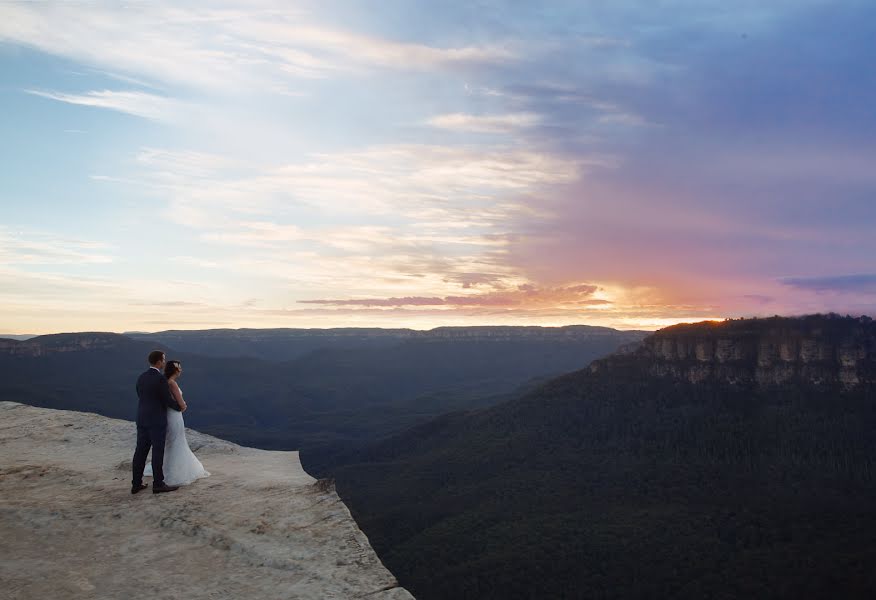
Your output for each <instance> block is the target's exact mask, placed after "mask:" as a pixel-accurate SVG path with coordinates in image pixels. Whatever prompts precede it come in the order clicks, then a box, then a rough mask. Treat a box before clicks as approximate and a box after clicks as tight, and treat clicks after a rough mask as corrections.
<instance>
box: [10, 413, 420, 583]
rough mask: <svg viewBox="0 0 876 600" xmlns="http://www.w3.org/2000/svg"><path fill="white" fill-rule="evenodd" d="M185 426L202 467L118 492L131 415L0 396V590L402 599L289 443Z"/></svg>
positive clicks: (126, 478)
mask: <svg viewBox="0 0 876 600" xmlns="http://www.w3.org/2000/svg"><path fill="white" fill-rule="evenodd" d="M188 437H189V443H190V445H191V447H192V449H193V450H194V451H195V453H196V454H197V455H198V457H199V458H200V459H201V461H202V462H203V463H204V466H205V467H206V468H207V470H209V471H210V472H211V473H212V475H211V476H210V477H209V478H207V479H202V480H200V481H198V482H196V483H194V484H192V485H190V486H186V487H184V488H181V489H180V490H179V491H177V492H174V493H171V494H152V493H151V490H145V491H143V492H141V493H139V494H136V495H131V493H130V468H131V454H132V452H133V448H134V439H135V428H134V424H133V423H131V422H128V421H120V420H116V419H108V418H106V417H101V416H98V415H94V414H90V413H78V412H71V411H61V410H50V409H44V408H35V407H31V406H24V405H22V404H17V403H13V402H0V539H2V544H0V580H2V581H3V592H2V594H0V595H2V596H3V597H9V598H19V599H27V598H34V599H36V598H40V599H41V598H131V599H134V598H149V599H164V598H166V599H171V598H192V599H194V598H204V599H207V598H209V599H219V598H251V599H258V598H271V599H274V598H319V599H326V598H337V599H344V600H346V599H350V598H370V599H374V600H401V599H410V598H412V596H411V595H410V594H409V593H408V592H407V590H405V589H404V588H401V587H399V585H398V582H397V581H396V579H395V578H394V577H393V576H392V574H391V573H390V572H389V571H388V570H387V569H386V568H385V567H384V566H383V564H382V563H381V562H380V560H379V559H378V558H377V555H376V554H375V553H374V551H373V549H372V548H371V545H370V544H369V542H368V539H367V538H366V537H365V535H364V534H363V533H362V532H361V531H360V530H359V528H358V527H357V526H356V523H355V521H354V520H353V518H352V517H351V515H350V512H349V510H347V507H346V506H345V505H344V504H343V503H342V502H341V500H340V498H339V497H338V495H337V494H336V493H335V491H334V487H333V485H331V482H327V481H323V480H315V479H314V478H313V477H311V476H310V475H308V474H307V473H306V472H305V471H304V469H302V467H301V462H300V461H299V458H298V453H297V452H268V451H264V450H256V449H253V448H245V447H241V446H237V445H235V444H231V443H228V442H225V441H223V440H219V439H217V438H213V437H210V436H207V435H203V434H200V433H198V432H195V431H191V430H189V432H188ZM147 481H148V480H147Z"/></svg>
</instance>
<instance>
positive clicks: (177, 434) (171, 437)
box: [144, 360, 210, 485]
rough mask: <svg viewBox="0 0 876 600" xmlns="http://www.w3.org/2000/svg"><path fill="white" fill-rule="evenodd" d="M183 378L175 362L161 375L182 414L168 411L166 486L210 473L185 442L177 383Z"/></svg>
mask: <svg viewBox="0 0 876 600" xmlns="http://www.w3.org/2000/svg"><path fill="white" fill-rule="evenodd" d="M180 375H182V364H181V363H180V362H179V361H178V360H170V361H168V362H167V365H165V367H164V376H165V377H167V383H168V385H169V386H170V393H171V394H173V397H174V399H175V400H176V401H177V402H178V403H179V406H180V408H181V409H182V411H178V410H168V411H167V438H165V442H164V482H165V483H166V484H167V485H186V484H189V483H192V482H193V481H195V480H198V479H200V478H202V477H209V475H210V473H208V472H207V471H206V469H204V465H202V464H201V461H199V460H198V457H197V456H195V454H194V453H193V452H192V451H191V449H190V448H189V442H188V440H186V426H185V423H183V417H182V414H183V412H185V410H186V402H185V400H183V395H182V390H180V389H179V384H177V382H176V380H177V379H179V376H180ZM144 475H145V476H148V477H151V476H152V465H151V464H150V465H148V466H147V467H146V472H145V473H144Z"/></svg>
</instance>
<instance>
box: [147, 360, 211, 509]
mask: <svg viewBox="0 0 876 600" xmlns="http://www.w3.org/2000/svg"><path fill="white" fill-rule="evenodd" d="M180 375H182V364H181V363H180V362H179V361H178V360H171V361H168V360H167V359H166V357H165V355H164V352H161V351H160V350H155V351H153V352H150V353H149V368H148V369H146V372H144V373H143V374H142V375H140V378H139V379H137V396H138V398H139V405H138V407H137V449H136V450H135V451H134V460H133V468H134V477H133V479H132V481H131V493H132V494H136V493H137V492H139V491H141V490H145V489H146V487H147V486H146V484H144V483H143V476H144V474H145V475H147V476H149V475H151V476H152V492H153V493H154V494H159V493H162V492H173V491H175V490H177V489H179V486H181V485H186V484H189V483H192V482H193V481H195V480H197V479H200V478H201V477H207V476H209V475H210V473H208V472H207V471H206V470H205V469H204V465H202V464H201V461H199V460H198V458H197V457H196V456H195V455H194V453H193V452H192V451H191V449H190V448H189V443H188V441H187V440H186V426H185V423H184V422H183V417H182V413H183V412H184V411H185V410H186V402H185V400H184V399H183V395H182V390H180V388H179V384H178V383H177V380H178V379H179V377H180ZM149 448H152V465H151V469H147V467H146V457H147V456H148V455H149ZM144 471H145V473H144Z"/></svg>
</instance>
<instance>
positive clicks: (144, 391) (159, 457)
mask: <svg viewBox="0 0 876 600" xmlns="http://www.w3.org/2000/svg"><path fill="white" fill-rule="evenodd" d="M137 397H138V398H139V399H140V402H139V404H138V405H137V449H136V450H135V451H134V460H133V468H134V479H133V480H132V482H131V483H132V485H133V486H134V487H139V486H140V484H141V483H143V471H144V469H146V457H147V456H148V455H149V448H150V447H151V448H152V486H153V487H155V485H159V486H160V485H161V484H162V483H164V470H163V467H164V439H165V437H166V436H167V409H168V408H172V409H173V410H180V406H179V404H177V401H176V400H175V399H174V397H173V395H171V393H170V386H169V385H168V384H167V379H166V378H165V377H164V375H162V374H161V373H160V372H159V371H158V369H153V368H152V367H149V369H148V370H147V371H146V372H145V373H143V374H142V375H140V377H139V378H138V379H137Z"/></svg>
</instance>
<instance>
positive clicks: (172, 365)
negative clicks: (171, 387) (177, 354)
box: [164, 360, 182, 379]
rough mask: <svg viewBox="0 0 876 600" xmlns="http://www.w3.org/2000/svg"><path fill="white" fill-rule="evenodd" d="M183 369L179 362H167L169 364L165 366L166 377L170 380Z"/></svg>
mask: <svg viewBox="0 0 876 600" xmlns="http://www.w3.org/2000/svg"><path fill="white" fill-rule="evenodd" d="M181 367H182V365H181V364H180V363H179V361H178V360H169V361H167V364H165V365H164V376H165V377H166V378H167V379H170V378H171V377H173V376H174V375H176V374H177V373H179V372H180V371H181Z"/></svg>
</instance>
